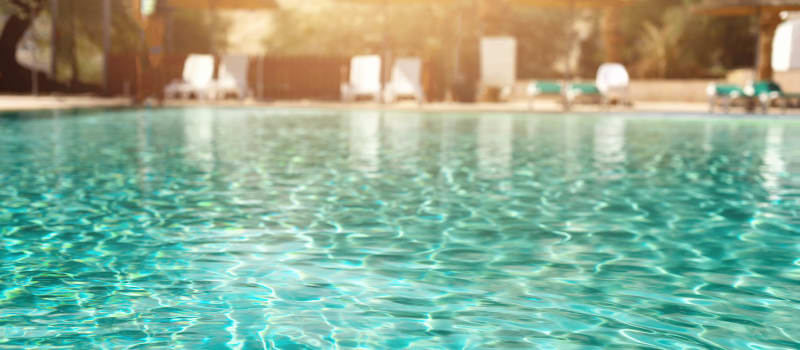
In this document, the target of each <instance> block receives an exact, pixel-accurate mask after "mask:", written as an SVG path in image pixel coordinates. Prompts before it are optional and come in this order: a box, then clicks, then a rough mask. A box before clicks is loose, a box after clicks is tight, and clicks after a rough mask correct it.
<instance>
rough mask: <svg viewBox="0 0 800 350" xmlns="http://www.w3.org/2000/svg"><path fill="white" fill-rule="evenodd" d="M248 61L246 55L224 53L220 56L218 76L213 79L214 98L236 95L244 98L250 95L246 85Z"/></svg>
mask: <svg viewBox="0 0 800 350" xmlns="http://www.w3.org/2000/svg"><path fill="white" fill-rule="evenodd" d="M249 63H250V61H249V60H248V58H247V56H242V55H226V56H224V57H222V60H221V61H220V64H219V73H218V74H217V75H218V77H217V80H216V81H214V95H215V97H216V98H225V97H227V96H228V95H236V97H237V98H239V99H244V98H246V97H248V96H250V95H251V93H250V88H249V86H248V85H247V73H248V71H249V66H248V65H249Z"/></svg>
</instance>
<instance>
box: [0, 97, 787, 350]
mask: <svg viewBox="0 0 800 350" xmlns="http://www.w3.org/2000/svg"><path fill="white" fill-rule="evenodd" d="M0 169H1V171H0V204H1V205H0V224H1V225H0V262H1V263H0V348H20V347H27V348H36V349H47V348H59V347H64V348H80V349H88V348H107V349H112V348H113V349H117V348H128V347H130V348H134V349H140V348H141V349H145V348H146V349H157V348H184V349H222V348H232V349H264V348H267V349H317V348H320V349H327V348H339V349H352V348H362V349H401V348H413V349H492V348H495V349H514V348H522V349H534V348H538V349H594V348H615V349H619V348H640V349H655V348H668V349H754V350H755V349H758V350H763V349H797V348H800V233H799V232H798V230H800V216H798V215H799V214H800V121H798V120H731V119H713V120H709V119H702V118H700V117H698V118H695V119H692V118H690V117H689V118H675V117H674V116H673V117H663V118H657V117H642V116H634V115H628V116H607V117H604V116H594V115H583V116H570V115H563V116H562V115H551V116H525V115H503V114H484V115H478V114H474V115H473V114H470V115H455V114H430V115H427V114H418V113H401V112H392V113H383V114H381V113H378V112H369V111H360V112H344V111H313V110H269V109H263V110H262V109H249V110H248V109H230V110H226V109H166V110H134V111H110V112H102V111H84V112H61V113H60V114H55V113H53V112H35V113H28V114H24V113H18V114H5V115H2V116H0Z"/></svg>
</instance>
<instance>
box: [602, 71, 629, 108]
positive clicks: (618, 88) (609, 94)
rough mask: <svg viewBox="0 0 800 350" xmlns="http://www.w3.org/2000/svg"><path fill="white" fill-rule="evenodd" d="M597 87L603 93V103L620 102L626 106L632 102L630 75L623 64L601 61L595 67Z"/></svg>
mask: <svg viewBox="0 0 800 350" xmlns="http://www.w3.org/2000/svg"><path fill="white" fill-rule="evenodd" d="M595 84H596V85H597V89H598V90H600V93H601V94H602V95H603V104H604V105H607V104H609V103H612V102H617V101H618V102H620V103H623V104H625V105H626V106H630V105H632V104H633V101H632V100H631V95H630V88H629V84H630V76H629V75H628V70H627V69H625V66H623V65H622V64H619V63H603V64H602V65H600V68H598V69H597V79H596V80H595Z"/></svg>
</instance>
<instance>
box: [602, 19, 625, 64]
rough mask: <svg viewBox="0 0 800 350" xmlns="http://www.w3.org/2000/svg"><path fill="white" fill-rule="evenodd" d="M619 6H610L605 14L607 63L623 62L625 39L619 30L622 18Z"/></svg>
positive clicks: (603, 30) (604, 31)
mask: <svg viewBox="0 0 800 350" xmlns="http://www.w3.org/2000/svg"><path fill="white" fill-rule="evenodd" d="M621 11H622V10H621V9H620V7H619V6H609V7H607V8H606V9H605V10H604V13H603V26H602V33H603V34H602V36H603V46H605V47H604V49H605V62H621V61H622V52H621V49H622V46H623V39H622V34H621V33H620V30H619V23H620V19H621V18H622V14H621Z"/></svg>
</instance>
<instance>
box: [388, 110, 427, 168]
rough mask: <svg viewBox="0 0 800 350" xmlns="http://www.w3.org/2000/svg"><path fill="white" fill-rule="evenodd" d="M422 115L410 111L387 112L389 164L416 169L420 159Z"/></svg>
mask: <svg viewBox="0 0 800 350" xmlns="http://www.w3.org/2000/svg"><path fill="white" fill-rule="evenodd" d="M421 124H422V119H421V116H420V115H418V114H409V113H397V114H395V113H386V114H384V115H383V131H384V133H383V135H384V138H385V143H384V149H385V150H386V154H387V156H389V157H388V158H387V165H388V166H391V167H394V168H402V169H408V170H412V171H413V170H415V169H418V168H417V160H419V154H418V153H419V139H420V127H421Z"/></svg>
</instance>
